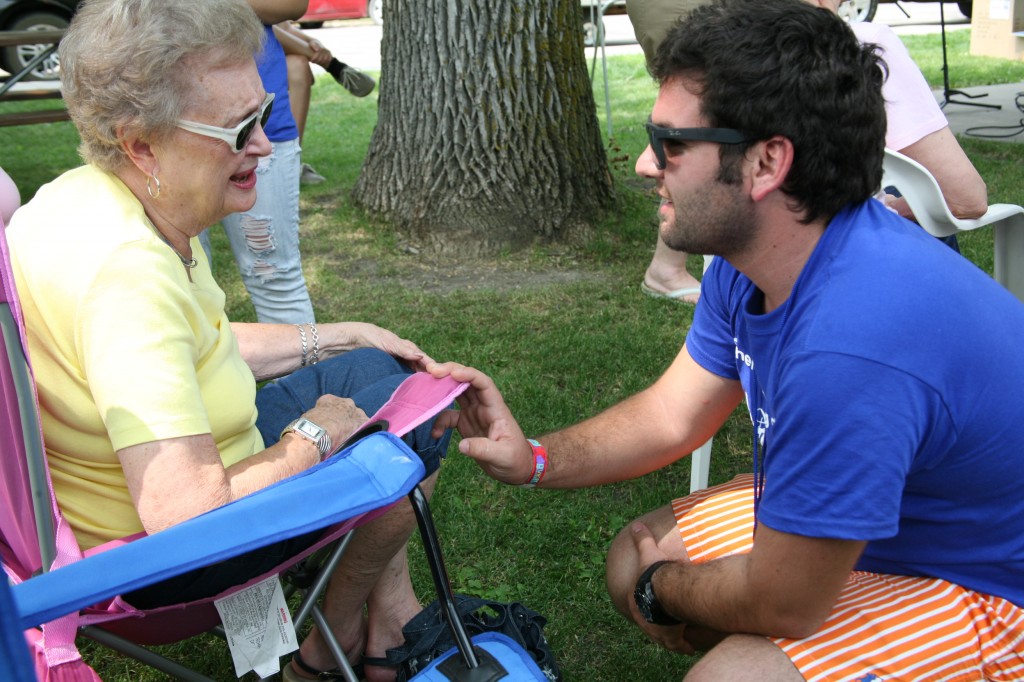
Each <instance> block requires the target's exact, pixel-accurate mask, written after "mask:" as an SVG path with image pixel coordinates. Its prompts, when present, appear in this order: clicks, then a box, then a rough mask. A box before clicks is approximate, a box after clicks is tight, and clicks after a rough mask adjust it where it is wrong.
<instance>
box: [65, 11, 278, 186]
mask: <svg viewBox="0 0 1024 682" xmlns="http://www.w3.org/2000/svg"><path fill="white" fill-rule="evenodd" d="M263 39H264V31H263V24H262V23H260V20H259V19H258V18H257V17H256V13H255V12H254V11H253V9H252V8H251V7H250V6H249V4H248V3H247V2H246V1H245V0H86V2H84V3H83V4H82V5H81V6H80V7H79V8H78V11H77V12H76V13H75V17H74V19H73V20H72V21H71V26H70V27H69V28H68V31H67V34H66V35H65V36H64V39H63V40H62V41H61V43H60V51H59V54H60V65H61V66H60V71H61V86H62V89H63V93H64V101H65V103H66V104H67V107H68V112H69V113H70V114H71V120H72V121H74V123H75V127H77V128H78V134H79V136H80V137H81V140H82V143H81V145H80V146H79V154H81V156H82V159H83V160H85V162H86V163H92V164H94V165H96V166H99V167H100V168H103V169H104V170H107V171H114V170H117V169H119V168H120V167H122V166H123V165H124V164H125V163H127V157H126V156H125V154H124V152H123V150H122V149H121V144H120V140H119V135H118V131H119V130H124V131H128V132H130V133H133V134H135V135H138V136H139V137H140V138H142V139H144V140H151V141H155V140H159V139H160V138H162V137H164V136H166V135H168V134H170V133H171V132H172V131H173V129H174V126H175V122H176V121H177V120H178V119H179V118H181V114H182V112H183V111H184V108H185V105H186V103H187V102H188V101H189V99H190V98H191V97H193V96H194V89H195V83H196V75H197V74H196V69H197V68H207V67H214V68H215V67H219V66H229V65H233V64H237V63H239V62H242V61H244V60H246V59H251V58H253V57H254V56H255V55H256V53H257V52H259V51H260V50H261V49H262V46H263Z"/></svg>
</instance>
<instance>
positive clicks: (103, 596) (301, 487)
mask: <svg viewBox="0 0 1024 682" xmlns="http://www.w3.org/2000/svg"><path fill="white" fill-rule="evenodd" d="M0 282H2V291H3V298H2V299H0V328H2V341H3V354H2V360H0V397H2V399H3V409H2V410H0V483H2V485H3V491H4V492H3V495H2V496H0V559H2V563H3V568H4V572H5V573H6V575H7V577H8V579H9V581H10V582H11V583H13V585H14V593H15V594H14V596H15V601H16V604H17V613H18V617H19V619H20V621H19V622H20V623H21V625H22V627H23V628H24V629H25V636H26V638H27V639H28V640H29V642H30V643H31V646H32V651H33V654H34V656H35V668H36V673H37V676H38V678H39V679H49V680H57V679H59V680H95V679H98V678H97V677H96V675H95V673H94V672H93V671H92V670H91V668H89V667H88V666H87V665H86V664H85V663H84V662H83V661H82V660H81V657H80V656H79V654H78V651H77V649H76V648H75V637H76V634H77V633H78V632H82V633H83V634H86V635H87V636H90V637H93V638H94V639H96V640H98V641H101V642H102V643H103V644H104V645H106V646H110V647H112V648H114V649H116V650H118V651H121V652H123V653H126V654H128V655H130V656H133V657H136V658H138V659H139V660H141V661H142V662H144V663H146V664H147V665H150V666H153V667H155V668H157V669H159V670H161V671H163V672H165V673H167V674H168V675H171V676H174V677H177V678H179V679H185V680H207V679H208V678H206V677H204V676H202V675H199V674H198V673H195V672H193V671H190V670H188V669H187V668H185V667H184V666H182V665H180V664H178V663H175V662H173V661H169V660H167V659H165V658H163V657H161V656H158V655H157V654H155V653H153V652H151V651H149V650H146V649H144V648H142V647H140V646H138V645H139V644H155V643H167V642H173V641H180V640H183V639H186V638H188V637H191V636H193V635H196V634H199V633H201V632H204V631H206V630H208V629H209V628H210V627H212V626H214V625H216V623H217V621H218V620H219V617H218V616H217V613H216V609H215V607H214V605H213V602H214V600H215V599H218V598H220V597H222V596H225V595H224V594H222V595H216V596H215V597H211V598H210V599H205V600H201V601H199V602H195V603H190V604H180V605H174V606H170V607H163V608H160V609H154V610H150V611H146V612H141V611H139V610H137V609H135V608H133V607H132V606H131V605H129V604H127V603H125V602H124V600H122V599H121V598H120V597H118V596H117V595H119V594H123V593H126V592H129V591H131V590H134V589H138V588H141V587H144V586H146V585H150V584H153V583H156V582H159V581H160V580H163V579H166V578H170V577H173V576H175V575H178V574H180V573H183V572H185V571H187V570H190V569H193V568H196V567H200V566H205V565H209V564H212V563H215V562H217V561H221V560H223V559H226V558H229V557H232V556H237V555H239V554H241V553H244V552H246V551H248V550H252V549H256V548H258V547H261V546H265V545H267V544H270V543H273V542H276V541H279V540H281V539H285V538H289V537H295V536H297V535H302V534H305V533H310V532H313V531H316V530H320V529H329V532H325V535H324V537H323V538H322V539H321V540H320V541H319V542H317V543H316V544H315V545H314V546H313V547H311V548H309V550H307V551H306V552H304V553H303V556H306V555H309V554H311V553H313V552H314V551H316V550H318V549H320V548H321V547H324V546H325V545H326V544H327V543H330V542H332V541H333V540H336V539H337V538H339V537H341V536H343V535H344V534H345V533H347V532H348V531H349V530H351V529H353V528H355V527H356V526H358V525H360V524H362V523H365V522H366V521H368V520H370V519H371V518H375V517H376V516H378V515H380V514H381V513H383V512H384V511H385V510H386V509H387V508H388V507H389V506H390V505H391V504H393V503H395V502H397V501H398V500H400V499H401V498H402V496H404V495H406V494H408V493H409V492H410V491H411V490H413V489H414V488H415V486H416V484H417V483H418V482H419V481H420V480H421V479H422V477H423V475H424V469H423V464H422V462H421V461H420V460H419V458H418V457H416V456H415V455H414V454H413V453H411V452H410V451H409V449H408V447H407V446H406V445H405V444H404V443H402V442H401V440H399V438H398V437H396V436H395V435H393V434H388V433H381V434H373V435H371V436H370V437H368V438H365V439H364V440H361V441H359V442H357V443H355V444H353V445H351V446H349V447H348V448H346V449H345V451H344V452H343V453H342V454H343V456H335V457H332V458H330V459H328V460H327V461H325V462H323V463H322V464H320V465H318V466H316V467H313V468H312V469H309V470H307V471H305V472H303V473H302V474H299V475H298V476H294V477H292V478H289V479H287V480H285V481H281V482H279V483H278V484H276V485H273V486H270V487H268V488H266V489H264V490H261V491H259V492H257V493H255V494H253V495H250V496H248V497H245V498H243V499H240V500H237V501H235V502H233V503H231V504H228V505H225V506H223V507H220V508H218V509H215V510H213V511H211V512H209V513H207V514H203V515H201V516H199V517H196V518H194V519H191V520H189V521H187V522H185V523H182V524H179V525H177V526H174V527H172V528H169V529H167V530H165V531H162V532H160V533H157V534H155V535H152V536H142V537H140V536H133V537H131V538H125V539H123V540H119V541H116V542H114V543H108V544H107V545H103V546H101V547H97V548H95V549H93V550H89V551H88V552H85V553H84V554H83V552H81V550H80V549H79V547H78V544H77V542H76V540H75V537H74V535H73V533H72V532H71V529H70V527H69V526H68V525H67V522H66V521H65V520H64V519H63V517H62V516H61V513H60V510H59V509H58V508H57V505H56V501H55V498H54V496H53V493H52V487H51V485H50V481H49V475H48V472H47V469H46V456H45V449H44V446H43V440H42V435H41V431H40V425H39V417H38V407H37V404H36V394H35V389H34V383H33V379H32V372H31V367H30V364H29V359H28V356H27V347H28V346H27V343H26V341H25V336H24V326H23V323H22V318H21V311H20V308H19V304H18V299H17V295H16V292H15V290H14V281H13V277H12V276H11V270H10V261H9V258H8V253H7V245H6V241H5V239H4V234H3V229H2V226H0ZM453 383H454V382H453ZM446 390H448V391H449V392H450V387H446ZM446 395H447V393H446ZM443 407H444V404H440V405H439V406H438V409H441V408H443ZM429 417H430V415H427V414H421V415H419V417H418V418H419V419H420V421H423V420H425V419H428V418H429ZM309 500H316V504H312V505H311V504H309ZM282 509H287V510H289V513H287V514H282V513H281V510H282ZM341 551H343V545H339V547H338V549H337V550H336V551H335V553H334V554H333V556H332V558H331V562H336V561H337V560H338V558H339V557H340V552H341ZM301 558H302V557H296V558H295V559H294V560H296V561H297V560H299V559H301ZM83 559H85V560H84V561H83ZM333 565H334V563H331V564H330V567H333ZM330 567H329V568H330ZM283 568H284V567H279V568H278V569H274V570H273V571H270V572H268V573H267V574H266V575H265V576H261V577H260V578H255V579H253V580H251V581H249V582H248V583H247V584H246V585H243V586H239V588H235V589H240V588H242V587H246V586H248V585H252V584H255V583H257V582H259V581H260V580H262V579H263V578H264V577H267V576H269V575H273V574H275V573H277V572H278V571H279V570H280V569H283ZM325 583H326V581H325V580H319V581H317V584H318V586H321V585H323V584H325ZM235 589H233V590H230V591H228V592H233V591H235ZM225 594H227V593H225ZM315 598H316V595H315V594H311V595H307V601H306V602H305V603H304V604H303V606H302V609H303V610H304V611H305V613H309V612H310V611H312V613H313V615H314V617H315V618H316V617H318V609H317V608H316V607H315V606H314V604H315ZM319 617H320V618H322V614H319ZM7 620H8V618H7V616H6V615H5V621H7ZM295 622H296V624H298V623H299V621H295ZM40 624H42V625H41V628H36V626H37V625H40ZM335 644H336V643H335ZM336 650H337V651H340V648H338V649H336ZM341 658H342V660H341V661H340V662H339V665H342V666H346V665H347V661H345V660H344V656H343V655H342V656H341Z"/></svg>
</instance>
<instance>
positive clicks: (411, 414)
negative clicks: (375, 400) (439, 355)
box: [339, 372, 469, 450]
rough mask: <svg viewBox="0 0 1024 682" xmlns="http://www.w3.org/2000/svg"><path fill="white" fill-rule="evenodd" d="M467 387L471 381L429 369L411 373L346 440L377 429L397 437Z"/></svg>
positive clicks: (446, 405)
mask: <svg viewBox="0 0 1024 682" xmlns="http://www.w3.org/2000/svg"><path fill="white" fill-rule="evenodd" d="M467 388H469V384H467V383H465V382H459V381H456V380H455V379H452V378H451V377H444V378H443V379H435V378H434V377H433V376H432V375H430V374H427V373H426V372H416V373H415V374H411V375H410V376H409V378H408V379H406V380H405V381H403V382H402V383H401V385H400V386H399V387H398V388H396V389H395V392H394V393H392V394H391V398H389V399H388V401H387V402H386V403H384V405H382V406H381V408H380V409H379V410H377V412H376V413H375V414H374V415H373V416H372V417H370V418H369V419H367V420H366V422H364V423H363V425H362V426H360V427H359V428H358V429H356V430H355V431H354V432H353V434H352V435H351V436H349V438H348V440H346V441H345V442H346V443H351V442H353V441H355V440H358V439H359V438H361V437H363V436H366V435H369V434H371V433H373V432H374V431H390V432H391V433H393V434H395V435H396V436H403V435H405V434H406V433H408V432H409V431H412V430H413V429H415V428H416V427H417V426H419V425H420V424H422V423H424V422H426V421H427V420H428V419H432V418H434V417H436V416H437V415H438V414H439V413H440V412H441V411H442V410H444V409H445V408H446V407H448V406H449V405H451V403H452V401H453V400H455V398H456V397H457V396H459V395H461V394H462V392H463V391H465V390H466V389H467ZM343 447H344V446H343ZM340 449H341V448H339V450H340Z"/></svg>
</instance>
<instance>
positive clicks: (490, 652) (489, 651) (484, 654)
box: [411, 632, 549, 682]
mask: <svg viewBox="0 0 1024 682" xmlns="http://www.w3.org/2000/svg"><path fill="white" fill-rule="evenodd" d="M472 642H473V652H474V654H475V656H476V660H477V667H475V668H469V667H467V665H466V661H465V659H464V658H463V656H462V654H461V653H460V652H459V649H458V647H453V648H451V649H449V650H448V651H447V652H446V653H444V654H442V655H441V656H439V657H437V658H435V659H434V660H433V661H431V662H430V664H429V665H428V666H427V667H426V668H424V669H423V670H421V671H420V672H418V673H416V676H415V677H413V678H411V679H412V680H415V681H416V682H485V681H486V682H490V681H491V680H493V681H494V682H498V680H509V681H510V682H518V681H520V680H522V681H524V682H525V681H527V680H537V681H538V682H549V681H548V678H547V676H546V675H545V674H544V673H543V672H542V671H541V669H540V668H539V667H537V664H536V663H535V662H534V660H533V658H532V657H531V656H530V654H528V653H526V651H525V650H524V649H523V647H521V646H520V645H519V643H518V642H516V641H515V640H514V639H512V638H511V637H509V636H507V635H503V634H501V633H500V632H482V633H480V634H479V635H476V636H475V637H473V639H472Z"/></svg>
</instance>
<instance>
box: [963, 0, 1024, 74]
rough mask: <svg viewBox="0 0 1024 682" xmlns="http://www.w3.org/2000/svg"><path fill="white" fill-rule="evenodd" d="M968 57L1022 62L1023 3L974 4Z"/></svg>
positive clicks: (987, 0) (988, 0)
mask: <svg viewBox="0 0 1024 682" xmlns="http://www.w3.org/2000/svg"><path fill="white" fill-rule="evenodd" d="M971 54H972V55H976V56H981V57H1000V58H1002V59H1016V60H1018V61H1024V0H974V11H973V16H972V17H971Z"/></svg>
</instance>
